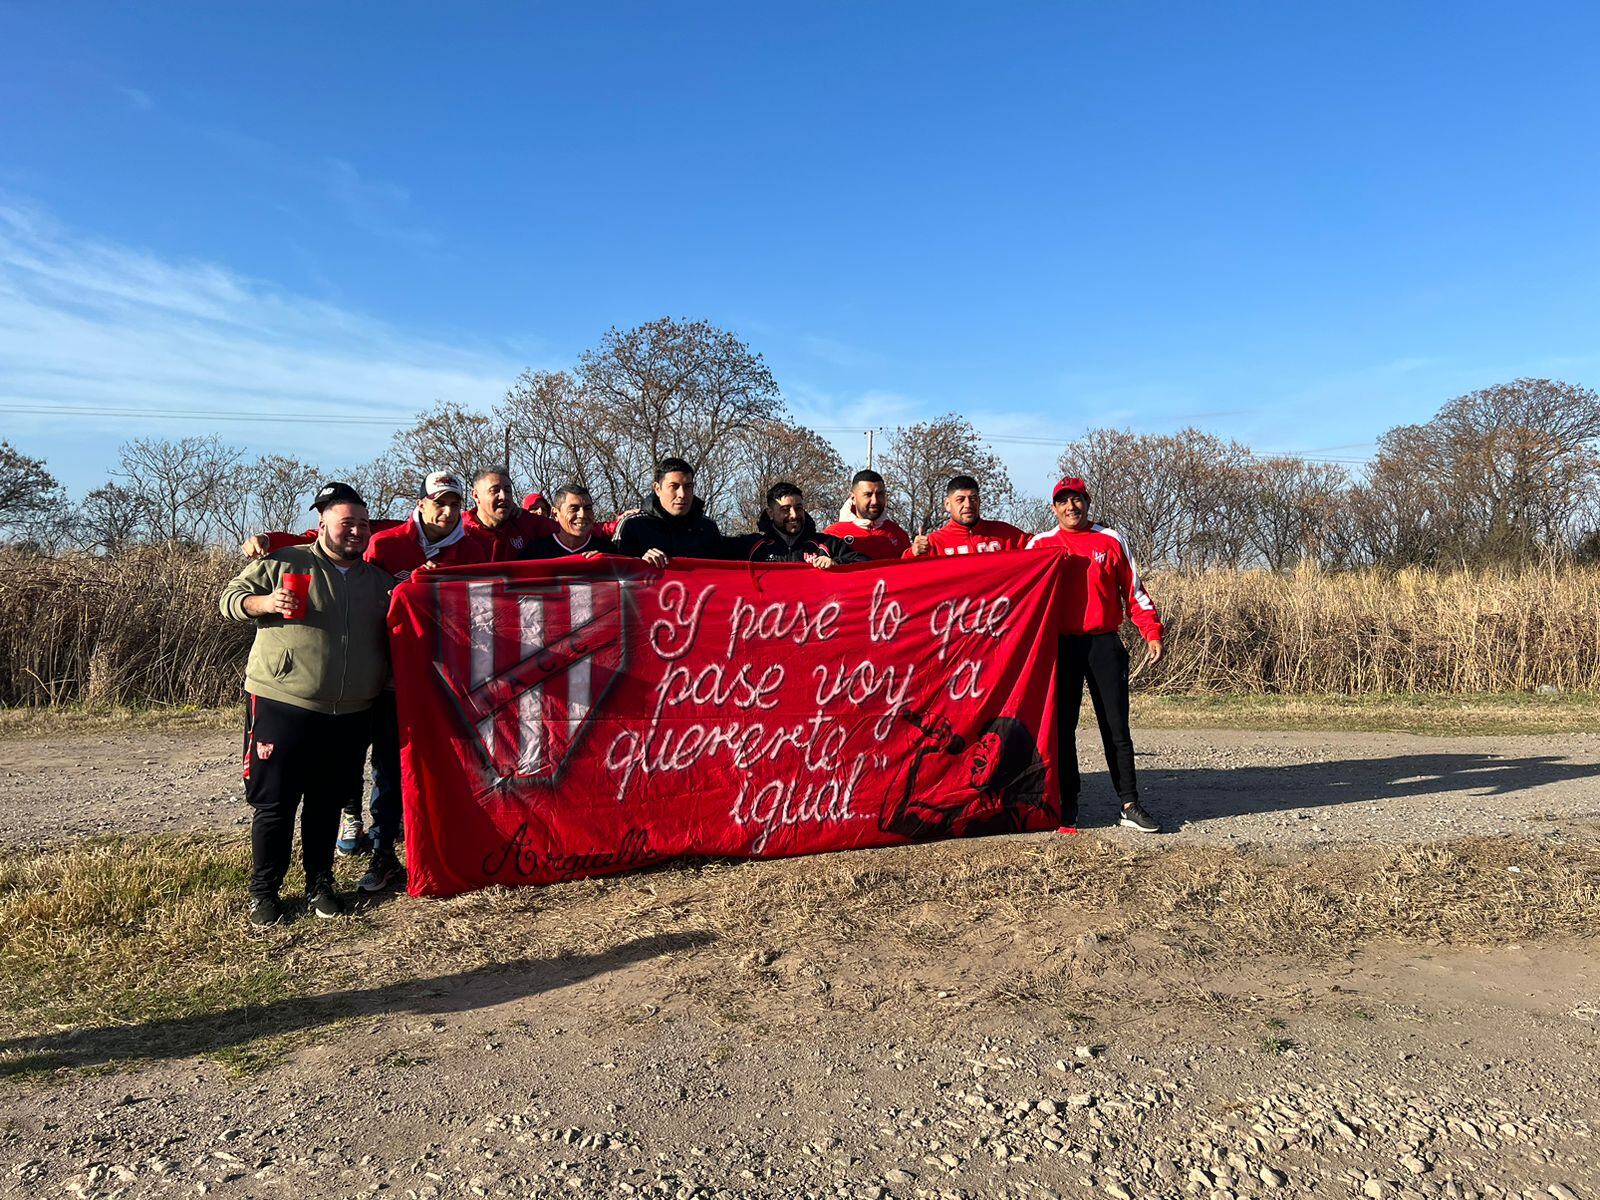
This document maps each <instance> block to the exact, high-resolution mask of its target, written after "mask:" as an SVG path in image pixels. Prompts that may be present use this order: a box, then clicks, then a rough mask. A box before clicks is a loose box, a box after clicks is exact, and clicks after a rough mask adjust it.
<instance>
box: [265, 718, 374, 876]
mask: <svg viewBox="0 0 1600 1200" xmlns="http://www.w3.org/2000/svg"><path fill="white" fill-rule="evenodd" d="M244 699H245V710H244V779H245V786H244V794H245V799H246V800H248V801H249V803H250V807H251V808H253V809H254V810H255V812H254V814H253V815H252V816H251V820H250V895H251V897H252V898H260V897H263V896H266V897H271V898H273V899H276V898H277V895H278V890H279V889H280V888H282V887H283V877H284V875H286V874H287V873H288V871H289V857H290V854H291V852H292V851H293V848H294V823H295V822H294V818H295V810H296V809H297V808H298V809H299V810H300V854H301V857H302V861H303V862H304V863H305V869H306V890H307V891H308V892H309V891H310V890H311V889H312V888H313V887H314V886H315V885H316V882H317V880H319V879H321V878H323V877H324V876H327V877H330V878H331V877H332V875H333V843H334V839H335V838H337V837H338V836H339V810H340V809H341V808H342V807H343V806H344V800H345V797H346V796H348V795H350V793H351V791H352V790H353V789H356V788H359V787H360V786H361V768H362V767H363V766H364V765H365V764H366V761H367V742H368V739H369V738H370V736H371V729H372V715H371V713H369V712H358V713H345V714H342V715H340V716H330V715H329V714H327V713H319V712H312V711H311V710H310V709H306V708H296V707H295V706H294V705H292V704H280V703H279V702H278V701H276V700H266V699H263V698H262V697H260V696H250V695H246V696H245V698H244Z"/></svg>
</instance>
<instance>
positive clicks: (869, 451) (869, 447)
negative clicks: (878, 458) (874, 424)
mask: <svg viewBox="0 0 1600 1200" xmlns="http://www.w3.org/2000/svg"><path fill="white" fill-rule="evenodd" d="M867 470H869V471H870V470H872V430H870V429H869V430H867Z"/></svg>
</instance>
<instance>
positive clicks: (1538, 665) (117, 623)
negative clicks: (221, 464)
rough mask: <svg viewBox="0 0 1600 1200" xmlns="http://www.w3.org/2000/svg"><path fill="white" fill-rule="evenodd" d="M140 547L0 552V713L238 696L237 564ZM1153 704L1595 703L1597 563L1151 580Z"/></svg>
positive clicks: (1146, 679) (1143, 675)
mask: <svg viewBox="0 0 1600 1200" xmlns="http://www.w3.org/2000/svg"><path fill="white" fill-rule="evenodd" d="M239 565H240V564H239V560H238V559H236V558H233V557H230V556H227V555H224V554H220V553H210V552H207V553H199V554H195V553H188V552H183V551H181V550H175V549H171V548H166V547H149V548H145V549H141V550H138V551H134V552H130V553H129V554H127V555H124V556H122V557H120V558H116V559H107V558H99V557H95V556H92V555H70V556H65V557H61V558H45V559H40V558H27V559H21V558H19V557H18V556H17V555H16V554H14V553H5V552H0V606H3V611H5V613H6V614H7V619H6V621H5V623H4V625H3V626H0V706H3V707H29V706H38V705H62V704H77V705H88V706H91V707H95V708H100V707H107V706H117V705H135V706H146V705H179V706H190V707H200V708H207V707H213V706H216V705H220V704H227V703H231V702H233V701H234V700H235V698H236V697H237V695H238V681H239V679H240V677H241V676H242V673H243V663H244V656H245V654H246V653H247V652H248V650H249V644H250V630H249V628H248V627H246V626H243V625H234V624H230V623H228V622H226V621H224V620H223V619H222V617H221V616H220V615H219V614H218V612H217V594H218V592H219V591H220V590H221V588H222V586H223V584H224V583H225V582H226V581H227V580H228V578H230V577H231V575H232V574H233V573H234V571H236V570H237V569H238V567H239ZM1149 583H1150V590H1151V592H1152V593H1153V594H1154V595H1155V597H1156V599H1157V601H1158V603H1159V604H1160V605H1161V607H1162V609H1163V611H1164V614H1165V617H1166V619H1167V622H1168V626H1169V628H1170V631H1171V632H1170V636H1169V641H1168V650H1169V653H1168V657H1167V660H1166V661H1165V662H1163V663H1162V664H1161V666H1160V668H1159V669H1151V670H1136V675H1135V680H1134V683H1135V687H1136V688H1139V689H1141V690H1145V691H1156V692H1161V693H1163V694H1198V695H1221V696H1258V695H1295V696H1302V695H1304V696H1314V695H1346V696H1367V695H1405V694H1411V693H1451V694H1454V693H1463V694H1466V693H1472V694H1508V695H1512V694H1518V693H1527V692H1533V691H1535V690H1536V689H1539V688H1553V689H1556V690H1558V691H1559V692H1562V693H1571V692H1577V693H1597V692H1600V568H1597V567H1592V566H1591V567H1579V566H1557V565H1546V566H1528V567H1524V568H1518V569H1508V570H1504V571H1496V570H1481V571H1468V570H1426V571H1425V570H1413V569H1407V570H1403V571H1398V572H1392V571H1375V570H1373V571H1347V572H1321V571H1315V570H1303V571H1297V572H1293V573H1289V574H1274V573H1272V572H1267V571H1219V572H1211V573H1206V574H1201V575H1183V576H1178V575H1157V576H1154V577H1153V578H1152V579H1151V580H1150V581H1149Z"/></svg>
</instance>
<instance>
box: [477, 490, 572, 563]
mask: <svg viewBox="0 0 1600 1200" xmlns="http://www.w3.org/2000/svg"><path fill="white" fill-rule="evenodd" d="M515 494H516V493H515V491H514V490H513V488H512V485H511V473H510V472H509V471H507V470H506V469H505V468H504V467H488V468H486V469H485V470H482V471H479V472H478V473H477V475H475V476H473V479H472V501H473V507H472V508H470V509H468V510H467V511H466V512H464V513H462V514H461V523H462V525H464V526H466V530H467V533H468V535H469V536H471V537H477V538H481V539H483V541H484V544H485V546H487V548H488V551H489V561H490V562H510V561H512V560H514V559H518V558H521V557H522V555H523V553H524V552H525V551H526V550H527V548H528V545H529V543H531V542H532V541H533V540H534V539H535V538H542V537H548V536H549V535H550V534H552V533H554V532H555V531H556V529H557V528H558V526H557V525H556V523H555V522H554V521H552V520H550V518H549V517H538V516H535V515H534V514H533V513H530V512H524V511H523V510H522V509H520V508H518V507H517V505H516V501H515V500H514V499H513V498H512V497H513V496H514V495H515Z"/></svg>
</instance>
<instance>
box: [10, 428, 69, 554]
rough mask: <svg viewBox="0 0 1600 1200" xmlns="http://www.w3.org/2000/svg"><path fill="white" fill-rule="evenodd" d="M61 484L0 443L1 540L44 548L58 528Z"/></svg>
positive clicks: (36, 461)
mask: <svg viewBox="0 0 1600 1200" xmlns="http://www.w3.org/2000/svg"><path fill="white" fill-rule="evenodd" d="M60 506H61V485H60V484H59V483H57V482H56V477H55V476H54V475H52V474H50V472H49V471H48V470H46V469H45V465H44V459H42V458H30V457H29V456H28V455H26V454H23V453H22V452H21V451H20V450H17V449H15V448H14V447H13V446H12V445H11V444H10V443H9V442H4V441H0V539H4V540H6V541H17V542H26V543H29V544H33V545H41V546H42V545H45V544H47V543H50V542H52V541H53V540H54V538H55V528H56V527H58V526H59V525H60V516H61V514H60Z"/></svg>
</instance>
